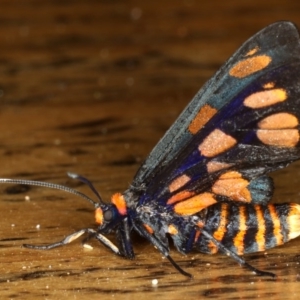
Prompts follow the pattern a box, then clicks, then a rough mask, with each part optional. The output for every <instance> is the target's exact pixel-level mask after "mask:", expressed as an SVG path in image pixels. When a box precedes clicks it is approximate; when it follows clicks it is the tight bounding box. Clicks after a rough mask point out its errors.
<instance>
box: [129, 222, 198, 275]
mask: <svg viewBox="0 0 300 300" xmlns="http://www.w3.org/2000/svg"><path fill="white" fill-rule="evenodd" d="M133 226H134V228H135V229H136V230H137V232H138V233H139V234H140V235H142V236H143V237H145V238H146V239H148V241H149V242H150V243H152V245H153V246H154V247H155V248H156V249H157V250H158V251H159V252H160V253H161V254H162V255H163V256H165V257H166V258H167V259H168V260H169V262H170V263H171V264H172V265H173V267H174V268H175V269H176V270H177V271H178V272H179V273H180V274H182V275H184V276H186V277H189V278H192V277H193V276H192V275H191V274H190V273H188V272H186V271H184V270H183V269H182V268H181V267H180V266H179V265H178V264H177V263H176V262H175V261H174V260H173V258H172V257H171V256H170V254H169V249H167V248H166V247H165V246H164V245H163V244H162V243H161V242H160V241H159V240H158V239H157V238H156V237H155V236H154V235H152V234H150V233H149V232H148V231H147V230H146V229H145V228H144V226H140V225H138V224H136V223H133Z"/></svg>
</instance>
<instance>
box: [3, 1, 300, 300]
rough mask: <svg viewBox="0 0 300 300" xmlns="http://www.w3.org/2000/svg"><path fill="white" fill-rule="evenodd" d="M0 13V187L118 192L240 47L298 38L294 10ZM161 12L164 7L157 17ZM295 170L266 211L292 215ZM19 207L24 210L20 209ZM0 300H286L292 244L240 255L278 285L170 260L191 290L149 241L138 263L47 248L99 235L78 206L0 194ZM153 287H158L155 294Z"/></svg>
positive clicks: (50, 195)
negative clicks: (42, 247)
mask: <svg viewBox="0 0 300 300" xmlns="http://www.w3.org/2000/svg"><path fill="white" fill-rule="evenodd" d="M1 4H2V9H1V12H0V62H1V63H0V96H1V97H0V129H1V130H0V157H1V173H0V176H1V177H10V178H24V179H35V180H43V181H50V182H55V183H60V184H65V185H68V186H72V187H76V188H78V189H79V190H80V191H82V192H86V193H89V191H88V190H87V188H85V187H84V186H82V185H80V184H78V183H77V182H74V181H72V180H70V179H68V178H67V177H66V172H67V171H73V172H77V173H81V174H84V175H85V176H87V177H88V178H89V179H90V180H92V181H93V182H94V183H95V185H96V187H97V188H98V189H99V191H101V194H102V196H103V197H104V198H105V199H107V200H108V199H109V198H110V195H111V194H112V193H114V192H117V191H123V190H124V189H125V188H126V187H127V186H128V184H129V183H130V181H131V179H132V177H133V176H134V173H135V172H136V170H137V169H138V166H139V164H140V163H141V161H142V160H143V159H144V158H145V157H146V156H147V154H148V153H149V151H150V150H151V148H152V147H153V146H154V145H155V143H156V142H157V141H158V139H159V138H160V137H161V136H162V135H163V133H164V132H165V130H167V128H168V127H169V126H170V125H171V123H172V122H173V121H174V120H175V118H176V116H177V115H178V114H179V113H180V111H181V110H182V109H183V107H184V106H185V105H186V104H187V103H188V102H189V100H190V99H191V98H192V96H193V95H194V94H195V93H196V92H197V91H198V89H199V88H200V87H201V86H202V85H203V83H204V82H205V81H206V80H208V79H209V78H210V76H211V75H212V74H213V73H214V72H215V71H216V70H217V69H218V68H219V67H220V65H221V64H222V62H224V61H225V59H227V58H228V57H229V56H230V55H231V54H232V53H233V52H234V51H235V50H236V49H237V47H238V46H239V45H240V44H241V43H242V42H243V41H245V40H246V39H247V38H249V37H250V36H251V35H252V34H254V33H255V32H257V31H258V30H259V29H261V28H263V27H264V26H266V25H268V24H270V23H272V22H274V21H277V20H282V19H288V20H291V21H294V22H296V23H298V25H300V3H299V2H298V1H294V0H290V1H236V0H235V1H208V2H205V3H203V2H202V1H178V2H175V1H171V0H170V1H161V2H159V3H158V2H154V1H153V2H152V1H147V2H141V1H80V0H78V1H53V0H51V1H50V0H47V1H46V0H44V1H9V0H6V1H5V0H2V1H1ZM158 4H159V5H158ZM299 170H300V164H299V163H298V164H297V163H295V164H293V165H292V166H291V167H289V168H287V169H285V170H282V171H280V172H277V173H275V174H274V179H275V183H276V186H277V189H276V193H275V196H274V199H275V200H274V201H294V202H300V199H299V193H300V185H299V182H300V181H299ZM26 196H28V197H29V199H28V198H26ZM0 209H1V218H0V240H1V243H0V247H1V249H0V268H1V274H0V290H1V292H0V293H1V299H62V298H63V297H64V298H65V299H102V300H103V299H140V298H141V297H147V299H158V298H159V299H161V300H162V299H199V298H203V299H205V298H208V299H209V298H222V299H246V298H247V299H252V298H261V299H264V298H270V297H273V298H274V299H293V298H295V297H296V296H297V294H298V293H299V292H300V285H299V282H298V281H299V274H300V265H299V263H300V256H299V249H300V239H298V240H295V241H292V242H290V243H288V244H287V245H285V246H283V247H279V248H276V249H274V250H270V251H268V253H267V254H264V253H261V254H253V255H248V256H247V260H248V261H249V262H251V264H253V265H254V266H256V267H258V268H261V269H265V270H268V271H272V272H275V273H276V274H277V275H278V277H277V279H275V280H273V279H270V278H259V277H256V276H254V275H252V274H251V273H249V272H248V271H247V270H244V269H242V268H240V267H239V266H238V265H237V264H236V263H235V262H233V261H232V260H231V259H229V258H227V257H224V256H222V255H215V256H208V255H203V254H199V253H192V254H190V255H188V256H187V257H184V256H182V255H180V254H178V253H176V252H175V250H174V249H173V257H174V259H175V260H176V261H177V262H179V264H180V265H181V266H182V267H183V268H185V269H186V270H187V271H189V272H191V273H193V274H194V279H193V280H188V279H186V278H184V277H182V276H181V275H180V274H178V273H176V271H175V270H174V269H173V268H172V267H171V266H170V264H169V263H168V262H167V261H166V260H165V259H163V258H162V257H161V255H160V254H159V253H158V252H157V251H156V250H155V249H154V248H153V247H152V246H151V245H149V244H148V243H147V242H146V241H144V240H142V239H140V238H139V237H134V244H135V251H136V254H137V257H136V260H134V261H127V260H123V259H121V258H118V257H115V256H114V255H112V254H110V253H109V252H108V251H107V250H106V249H104V248H103V247H100V246H98V244H97V243H96V242H91V243H90V244H91V245H92V246H93V249H92V250H87V249H84V248H82V246H81V244H80V242H79V241H78V242H74V243H73V244H70V245H68V246H67V247H63V248H57V249H53V250H51V251H45V252H43V251H34V250H28V249H24V248H22V247H21V245H22V244H23V243H50V242H54V241H57V240H59V239H61V238H62V237H63V236H65V235H67V234H69V233H71V232H73V231H75V230H78V229H80V228H85V227H93V226H94V216H93V209H92V207H91V205H89V203H86V202H85V201H84V200H83V199H80V198H76V197H73V196H72V195H68V194H65V193H63V192H57V191H53V190H47V189H42V188H30V189H26V188H18V187H14V186H7V185H5V186H4V185H2V186H1V201H0ZM152 279H158V285H157V286H153V285H152Z"/></svg>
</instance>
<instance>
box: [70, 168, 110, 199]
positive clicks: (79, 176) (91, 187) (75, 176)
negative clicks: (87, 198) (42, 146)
mask: <svg viewBox="0 0 300 300" xmlns="http://www.w3.org/2000/svg"><path fill="white" fill-rule="evenodd" d="M67 174H68V176H69V177H70V178H72V179H77V180H79V181H81V182H83V183H85V184H86V185H87V186H88V187H89V188H90V189H91V190H92V191H93V193H94V194H95V195H96V197H97V198H98V200H99V202H100V203H101V204H104V202H103V200H102V197H101V196H100V194H99V193H98V191H97V190H96V189H95V187H94V186H93V184H92V183H91V182H90V181H89V180H88V179H87V178H85V177H83V176H81V175H79V174H76V173H72V172H68V173H67Z"/></svg>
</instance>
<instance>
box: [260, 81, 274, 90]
mask: <svg viewBox="0 0 300 300" xmlns="http://www.w3.org/2000/svg"><path fill="white" fill-rule="evenodd" d="M274 86H275V82H267V83H266V84H264V85H263V88H264V89H272V88H273V87H274Z"/></svg>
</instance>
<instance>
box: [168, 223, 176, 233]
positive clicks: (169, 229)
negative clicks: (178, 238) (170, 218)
mask: <svg viewBox="0 0 300 300" xmlns="http://www.w3.org/2000/svg"><path fill="white" fill-rule="evenodd" d="M168 233H170V234H172V235H174V234H177V233H178V230H177V228H176V227H175V226H174V225H173V224H171V225H169V226H168Z"/></svg>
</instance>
